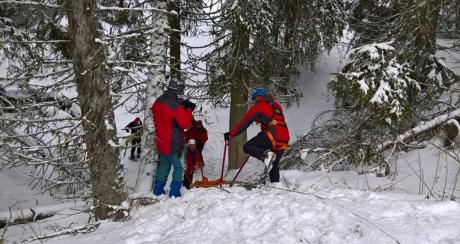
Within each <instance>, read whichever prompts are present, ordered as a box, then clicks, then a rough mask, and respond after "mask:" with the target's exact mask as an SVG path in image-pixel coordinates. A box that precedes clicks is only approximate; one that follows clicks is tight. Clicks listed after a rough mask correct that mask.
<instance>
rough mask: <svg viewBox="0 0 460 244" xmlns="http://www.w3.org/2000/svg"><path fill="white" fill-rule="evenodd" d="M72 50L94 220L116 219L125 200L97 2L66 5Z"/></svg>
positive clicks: (69, 0)
mask: <svg viewBox="0 0 460 244" xmlns="http://www.w3.org/2000/svg"><path fill="white" fill-rule="evenodd" d="M65 7H66V11H67V17H68V19H69V30H70V35H71V44H72V49H73V53H72V54H73V62H74V70H75V80H76V83H77V92H78V99H79V102H80V106H81V111H82V116H83V128H84V131H85V137H84V138H85V144H86V150H87V157H88V164H89V168H90V172H91V185H92V197H93V205H94V213H95V216H96V218H97V219H107V218H111V217H115V218H119V217H122V216H120V215H114V214H116V213H120V212H118V211H116V212H115V210H114V208H113V206H120V205H121V204H122V203H123V201H125V200H126V199H127V196H126V193H125V192H124V191H123V189H124V182H123V176H122V174H121V165H120V159H119V155H120V153H119V148H118V147H117V142H118V140H117V137H116V133H115V132H116V128H115V123H114V115H113V106H112V101H111V97H110V86H109V84H108V83H107V82H106V81H105V80H104V74H105V54H104V47H103V46H102V45H101V44H100V43H98V42H97V41H96V40H97V37H98V33H97V27H98V23H97V17H96V0H79V1H75V0H67V1H66V2H65Z"/></svg>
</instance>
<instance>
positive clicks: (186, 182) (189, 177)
mask: <svg viewBox="0 0 460 244" xmlns="http://www.w3.org/2000/svg"><path fill="white" fill-rule="evenodd" d="M192 181H193V174H188V173H187V172H185V173H184V187H185V188H186V189H190V188H191V185H192Z"/></svg>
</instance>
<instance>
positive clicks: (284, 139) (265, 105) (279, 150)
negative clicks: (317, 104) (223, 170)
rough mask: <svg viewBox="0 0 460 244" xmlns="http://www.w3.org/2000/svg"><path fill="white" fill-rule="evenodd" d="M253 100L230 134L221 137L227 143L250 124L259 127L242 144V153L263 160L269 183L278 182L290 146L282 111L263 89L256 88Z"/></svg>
mask: <svg viewBox="0 0 460 244" xmlns="http://www.w3.org/2000/svg"><path fill="white" fill-rule="evenodd" d="M252 100H253V101H255V104H254V105H253V106H252V107H251V108H250V109H249V111H248V112H247V113H246V115H245V116H244V117H243V118H242V119H241V121H240V122H239V123H238V124H237V125H236V126H235V127H234V128H233V129H232V130H230V132H226V133H224V138H225V140H226V141H229V140H230V139H231V138H232V137H235V136H237V135H239V134H240V133H241V132H243V131H245V130H246V129H247V128H248V127H249V126H250V125H251V124H252V123H253V122H257V123H258V124H260V127H261V132H259V134H257V135H256V136H255V137H253V138H252V139H251V140H249V141H247V142H246V143H245V144H244V146H243V151H244V152H245V153H247V154H249V155H251V156H252V157H254V158H257V159H259V160H261V161H263V162H264V163H265V170H266V172H267V173H269V175H270V181H271V182H279V178H280V174H279V161H280V160H281V157H282V156H283V152H284V150H285V149H286V148H287V146H288V143H289V130H288V127H287V125H286V122H285V120H284V115H283V110H282V108H281V105H280V104H279V103H278V102H277V101H275V99H274V98H273V97H272V96H270V95H268V94H267V92H266V90H265V89H264V88H257V89H255V90H254V92H253V93H252Z"/></svg>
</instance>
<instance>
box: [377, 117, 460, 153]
mask: <svg viewBox="0 0 460 244" xmlns="http://www.w3.org/2000/svg"><path fill="white" fill-rule="evenodd" d="M459 116H460V109H457V110H454V111H449V112H447V113H445V114H443V115H440V116H438V117H435V118H434V119H432V120H429V121H424V122H421V123H419V124H418V125H417V126H416V127H414V128H412V129H410V130H408V131H406V132H405V133H404V134H401V135H399V136H398V137H397V138H396V140H391V141H386V142H384V143H383V144H382V145H380V146H379V147H378V152H383V151H385V150H387V149H389V148H390V147H391V146H392V145H394V144H399V143H404V142H406V141H407V140H409V139H411V138H414V137H415V136H417V135H419V134H421V133H423V132H425V131H428V130H431V129H434V128H436V127H438V126H440V125H442V124H444V123H446V122H447V121H449V120H451V119H454V118H456V117H459Z"/></svg>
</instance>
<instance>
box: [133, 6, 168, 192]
mask: <svg viewBox="0 0 460 244" xmlns="http://www.w3.org/2000/svg"><path fill="white" fill-rule="evenodd" d="M154 7H155V8H158V9H166V1H155V2H154ZM154 14H155V17H154V20H153V21H154V23H152V25H153V26H152V28H153V29H155V31H154V32H153V35H152V36H151V43H150V45H151V46H150V48H151V62H152V63H154V64H156V65H154V66H152V67H151V69H150V71H149V79H148V80H147V84H146V92H145V95H146V98H145V104H144V134H143V138H142V142H143V143H142V151H143V152H145V154H144V155H143V156H142V159H141V161H140V163H139V171H138V174H137V180H136V187H135V191H136V192H150V191H152V183H153V175H154V173H155V172H154V171H155V169H156V167H155V165H156V164H155V161H157V159H156V158H157V154H156V151H155V131H154V128H153V118H152V104H153V102H154V101H155V99H156V98H157V97H158V96H159V95H161V93H162V91H163V87H164V84H165V76H164V72H163V69H164V65H165V60H164V56H165V55H166V46H165V43H166V41H167V39H166V37H165V34H166V33H165V28H167V27H168V24H167V16H166V15H165V14H164V13H161V12H156V13H154Z"/></svg>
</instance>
